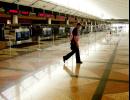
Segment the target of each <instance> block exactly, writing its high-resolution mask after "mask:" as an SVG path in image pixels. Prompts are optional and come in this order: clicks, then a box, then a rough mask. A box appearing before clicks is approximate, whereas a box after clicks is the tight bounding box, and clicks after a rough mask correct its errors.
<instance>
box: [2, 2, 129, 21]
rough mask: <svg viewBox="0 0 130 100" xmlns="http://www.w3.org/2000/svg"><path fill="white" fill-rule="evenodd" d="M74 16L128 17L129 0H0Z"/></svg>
mask: <svg viewBox="0 0 130 100" xmlns="http://www.w3.org/2000/svg"><path fill="white" fill-rule="evenodd" d="M0 1H4V2H10V3H16V4H21V5H26V6H31V7H36V8H42V9H47V10H52V11H58V12H61V13H65V14H72V15H76V16H82V17H87V18H88V17H89V18H100V19H129V18H128V17H129V0H0Z"/></svg>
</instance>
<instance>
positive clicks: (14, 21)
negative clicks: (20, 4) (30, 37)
mask: <svg viewBox="0 0 130 100" xmlns="http://www.w3.org/2000/svg"><path fill="white" fill-rule="evenodd" d="M12 20H13V24H18V15H13V19H12Z"/></svg>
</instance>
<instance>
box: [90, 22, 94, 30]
mask: <svg viewBox="0 0 130 100" xmlns="http://www.w3.org/2000/svg"><path fill="white" fill-rule="evenodd" d="M90 26H91V32H93V23H92V22H91V25H90Z"/></svg>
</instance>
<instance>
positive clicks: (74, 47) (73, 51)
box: [63, 28, 82, 63]
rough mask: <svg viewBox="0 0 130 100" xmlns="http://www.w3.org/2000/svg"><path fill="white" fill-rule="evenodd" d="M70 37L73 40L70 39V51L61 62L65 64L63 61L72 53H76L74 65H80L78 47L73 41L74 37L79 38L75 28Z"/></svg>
mask: <svg viewBox="0 0 130 100" xmlns="http://www.w3.org/2000/svg"><path fill="white" fill-rule="evenodd" d="M72 35H73V38H72V40H71V43H70V45H71V47H70V48H71V50H72V51H71V52H70V53H68V54H67V55H65V56H63V60H64V62H65V60H67V59H69V58H70V57H71V56H72V55H73V54H74V53H76V63H82V62H81V60H80V52H79V47H78V46H77V43H76V41H75V39H74V37H76V36H79V34H78V29H77V28H74V29H73V31H72Z"/></svg>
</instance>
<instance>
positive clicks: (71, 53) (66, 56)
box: [64, 43, 80, 62]
mask: <svg viewBox="0 0 130 100" xmlns="http://www.w3.org/2000/svg"><path fill="white" fill-rule="evenodd" d="M71 50H72V51H71V52H70V53H68V54H67V55H65V56H64V58H65V60H67V59H69V58H70V57H71V56H72V55H73V54H74V53H75V54H76V55H75V56H76V62H80V52H79V48H78V47H77V46H76V44H72V43H71Z"/></svg>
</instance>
